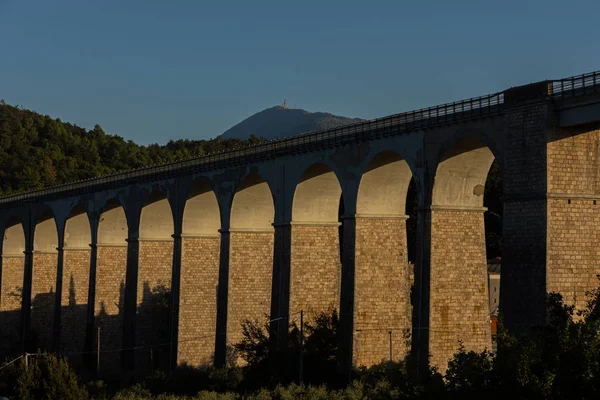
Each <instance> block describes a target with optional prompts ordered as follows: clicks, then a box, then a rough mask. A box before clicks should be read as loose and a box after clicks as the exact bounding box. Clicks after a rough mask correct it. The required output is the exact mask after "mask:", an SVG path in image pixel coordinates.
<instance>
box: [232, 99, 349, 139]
mask: <svg viewBox="0 0 600 400" xmlns="http://www.w3.org/2000/svg"><path fill="white" fill-rule="evenodd" d="M359 121H361V119H359V118H348V117H342V116H339V115H334V114H330V113H324V112H310V111H307V110H303V109H301V108H289V107H285V106H281V105H277V106H273V107H270V108H266V109H264V110H262V111H259V112H257V113H256V114H254V115H252V116H250V117H248V118H246V119H245V120H243V121H242V122H240V123H238V124H237V125H234V126H233V127H231V128H229V129H228V130H226V131H225V132H224V133H223V134H222V135H221V137H222V138H223V139H248V138H249V137H250V135H254V136H256V137H264V138H265V139H278V138H282V137H289V136H295V135H298V134H300V133H304V132H310V131H316V130H322V129H330V128H335V127H337V126H341V125H347V124H351V123H354V122H359Z"/></svg>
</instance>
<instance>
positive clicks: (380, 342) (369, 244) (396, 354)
mask: <svg viewBox="0 0 600 400" xmlns="http://www.w3.org/2000/svg"><path fill="white" fill-rule="evenodd" d="M407 218H408V217H407V216H404V215H389V216H385V215H371V216H369V215H360V214H359V215H358V216H357V217H356V219H355V221H356V222H355V224H356V255H355V260H356V261H355V265H356V267H355V270H356V272H355V284H354V304H355V306H354V332H353V333H354V357H353V358H354V363H355V364H357V365H367V366H369V365H373V364H376V363H379V362H381V361H384V360H386V361H387V360H389V359H390V351H391V352H392V354H391V359H392V360H393V361H399V360H402V359H404V357H405V356H406V354H407V352H408V350H409V347H410V346H409V341H410V336H411V319H412V318H411V313H412V311H411V301H410V271H409V265H408V257H407V244H406V219H407ZM347 221H348V220H344V223H346V222H347ZM344 240H345V237H344ZM390 347H391V348H390Z"/></svg>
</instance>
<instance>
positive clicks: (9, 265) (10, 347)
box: [0, 256, 25, 355]
mask: <svg viewBox="0 0 600 400" xmlns="http://www.w3.org/2000/svg"><path fill="white" fill-rule="evenodd" d="M24 267H25V257H23V256H4V257H2V288H0V294H1V295H2V297H1V298H0V355H4V354H7V353H10V354H12V353H14V352H15V351H16V347H17V344H18V342H19V323H20V316H21V313H20V310H21V291H22V289H23V270H24Z"/></svg>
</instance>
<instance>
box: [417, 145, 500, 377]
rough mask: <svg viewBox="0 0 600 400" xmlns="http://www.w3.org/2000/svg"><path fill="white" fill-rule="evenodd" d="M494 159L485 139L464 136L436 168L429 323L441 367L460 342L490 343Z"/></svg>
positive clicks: (434, 360)
mask: <svg viewBox="0 0 600 400" xmlns="http://www.w3.org/2000/svg"><path fill="white" fill-rule="evenodd" d="M493 161H494V154H493V153H492V151H491V150H490V149H489V148H488V147H487V146H486V145H485V144H484V143H483V142H482V141H480V140H479V139H474V138H460V139H457V140H455V141H454V142H453V143H452V145H451V146H450V147H449V148H448V149H446V150H445V151H444V153H443V154H442V155H441V157H440V160H439V163H438V165H437V169H436V172H435V178H434V182H433V188H432V189H433V192H432V202H431V213H430V218H431V220H430V223H431V259H430V307H429V326H428V328H429V353H430V354H431V355H432V357H431V360H430V362H431V364H432V365H434V366H436V367H438V368H439V369H440V370H441V371H445V370H446V367H447V362H448V360H449V359H450V357H452V355H453V354H454V353H455V352H456V351H457V350H458V348H459V346H460V344H461V343H462V344H463V345H464V346H465V348H466V349H467V350H475V351H478V352H480V351H483V350H484V349H485V348H487V349H491V330H490V311H489V299H488V284H487V260H486V246H485V225H484V212H485V208H484V207H483V195H484V189H485V182H486V179H487V175H488V172H489V169H490V166H491V165H492V162H493Z"/></svg>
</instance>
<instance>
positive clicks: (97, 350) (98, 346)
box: [96, 327, 100, 377]
mask: <svg viewBox="0 0 600 400" xmlns="http://www.w3.org/2000/svg"><path fill="white" fill-rule="evenodd" d="M96 341H97V342H98V343H97V348H96V377H100V327H98V334H97V336H96Z"/></svg>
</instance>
